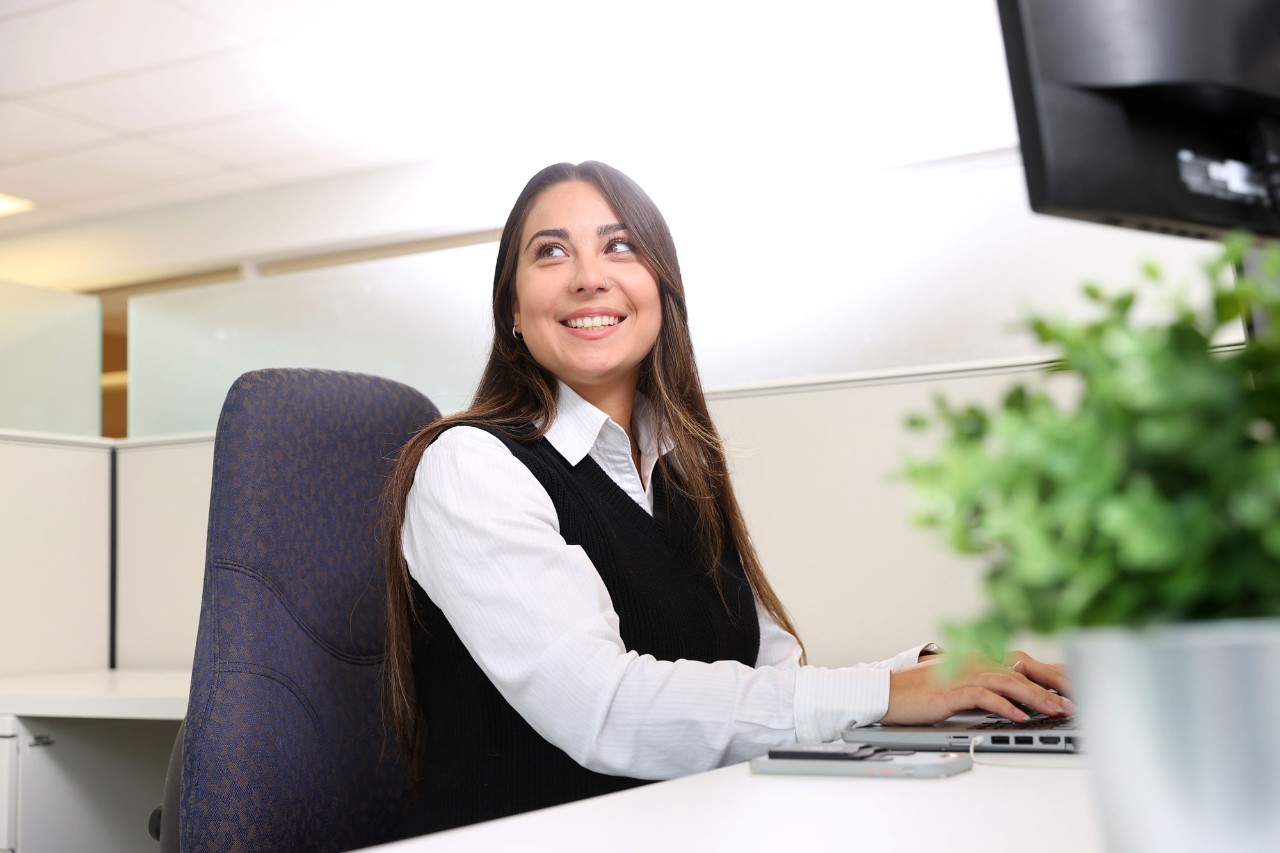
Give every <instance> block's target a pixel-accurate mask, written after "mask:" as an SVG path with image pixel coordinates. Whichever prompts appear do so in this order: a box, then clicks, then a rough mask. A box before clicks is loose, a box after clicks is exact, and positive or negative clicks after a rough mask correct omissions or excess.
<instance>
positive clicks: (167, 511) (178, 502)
mask: <svg viewBox="0 0 1280 853" xmlns="http://www.w3.org/2000/svg"><path fill="white" fill-rule="evenodd" d="M212 473H213V434H212V433H205V434H199V435H181V436H170V437H168V438H156V439H128V440H123V441H120V442H118V443H117V445H116V491H115V495H116V612H117V613H118V615H119V619H118V626H117V629H116V665H117V666H119V667H121V668H125V669H128V668H135V667H141V668H170V667H180V668H185V667H189V666H191V660H192V656H193V655H194V652H195V641H196V625H197V622H198V621H199V617H200V589H201V582H202V578H203V576H204V551H205V531H206V530H207V529H208V526H209V486H210V482H211V477H212Z"/></svg>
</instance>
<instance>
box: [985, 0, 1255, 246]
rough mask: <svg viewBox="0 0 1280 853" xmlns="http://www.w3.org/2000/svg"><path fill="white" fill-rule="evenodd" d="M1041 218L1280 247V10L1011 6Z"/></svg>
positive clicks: (1119, 2) (1007, 24)
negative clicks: (1251, 238) (1232, 236)
mask: <svg viewBox="0 0 1280 853" xmlns="http://www.w3.org/2000/svg"><path fill="white" fill-rule="evenodd" d="M997 2H998V5H999V11H1000V23H1001V27H1002V29H1003V33H1004V44H1005V54H1006V57H1007V59H1008V64H1009V78H1010V83H1011V87H1012V90H1013V103H1014V109H1015V112H1016V114H1017V121H1018V135H1019V137H1020V140H1021V146H1022V160H1023V167H1024V170H1025V172H1026V178H1027V189H1028V192H1029V195H1030V198H1031V207H1032V209H1033V210H1035V211H1037V212H1040V213H1048V214H1055V215H1059V216H1068V217H1072V218H1075V219H1083V220H1087V221H1090V222H1100V223H1106V224H1110V225H1120V226H1125V227H1129V228H1140V229H1143V230H1146V231H1155V232H1159V233H1163V234H1176V235H1180V236H1186V237H1201V238H1209V239H1216V238H1217V237H1219V236H1220V235H1221V234H1222V233H1223V232H1224V231H1227V230H1233V229H1242V230H1247V231H1250V232H1252V233H1253V234H1255V235H1258V236H1260V237H1268V238H1277V237H1280V0H997Z"/></svg>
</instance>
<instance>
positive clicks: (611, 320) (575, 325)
mask: <svg viewBox="0 0 1280 853" xmlns="http://www.w3.org/2000/svg"><path fill="white" fill-rule="evenodd" d="M563 322H564V325H566V326H568V327H569V328H570V329H601V328H604V327H605V326H616V325H618V324H619V323H621V322H622V318H621V317H617V316H612V315H603V316H594V317H570V318H569V319H568V320H565V321H563Z"/></svg>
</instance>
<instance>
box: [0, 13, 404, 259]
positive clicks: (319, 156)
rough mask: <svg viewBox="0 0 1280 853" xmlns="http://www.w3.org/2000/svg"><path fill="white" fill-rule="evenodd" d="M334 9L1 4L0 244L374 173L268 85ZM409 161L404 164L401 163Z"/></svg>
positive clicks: (357, 152)
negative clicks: (95, 220)
mask: <svg viewBox="0 0 1280 853" xmlns="http://www.w3.org/2000/svg"><path fill="white" fill-rule="evenodd" d="M341 5H342V4H341V3H338V2H327V0H309V2H296V0H212V1H211V0H0V193H6V194H8V195H14V196H19V197H22V198H26V199H29V200H31V201H34V202H35V203H36V205H37V207H36V209H35V210H33V211H30V212H28V213H23V214H19V215H15V216H9V217H4V218H0V235H7V234H12V233H15V232H18V231H25V230H30V229H34V228H43V227H46V226H49V225H53V224H59V223H62V222H66V221H69V220H71V219H78V218H83V217H90V216H98V215H102V214H106V213H112V212H119V211H123V210H128V209H133V208H138V207H144V206H153V205H162V204H168V203H172V202H178V201H185V200H190V199H194V198H200V197H205V196H210V195H218V194H223V193H230V192H237V191H241V190H247V189H252V188H256V187H261V186H264V185H268V184H272V183H279V182H285V181H295V180H300V179H304V178H310V177H317V176H322V175H328V174H334V173H338V172H344V171H350V170H355V169H363V168H369V167H371V166H376V165H380V164H383V163H387V162H393V161H395V160H396V159H398V158H397V157H396V156H389V155H388V154H386V153H384V152H373V151H369V150H362V149H361V148H360V147H359V146H357V145H353V144H351V143H350V142H349V141H347V140H342V139H337V138H334V136H333V135H332V134H328V133H326V131H325V128H324V127H323V125H321V124H319V123H317V121H315V119H314V117H313V116H309V115H305V114H303V113H302V112H300V111H299V110H298V109H297V107H296V106H295V105H293V104H291V103H289V101H288V100H287V98H286V95H287V92H284V91H282V90H281V88H280V87H279V86H273V85H270V81H265V80H263V79H262V74H261V69H262V68H263V67H264V64H263V58H264V57H266V56H268V55H270V54H271V53H272V52H273V51H278V50H280V49H281V47H282V46H285V45H287V44H289V39H290V38H294V39H295V40H296V37H297V34H298V33H300V32H304V31H305V30H306V27H307V24H308V22H309V21H315V20H317V18H318V17H319V16H320V13H321V12H322V11H323V10H324V9H325V8H326V7H334V8H336V7H338V6H341ZM399 159H402V158H399Z"/></svg>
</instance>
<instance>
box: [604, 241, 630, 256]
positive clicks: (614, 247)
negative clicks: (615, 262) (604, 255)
mask: <svg viewBox="0 0 1280 853" xmlns="http://www.w3.org/2000/svg"><path fill="white" fill-rule="evenodd" d="M635 250H636V249H635V246H632V245H631V241H630V240H624V239H622V238H621V237H619V238H617V239H616V240H610V241H609V245H608V246H606V247H605V251H606V252H613V253H617V252H634V251H635Z"/></svg>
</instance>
